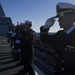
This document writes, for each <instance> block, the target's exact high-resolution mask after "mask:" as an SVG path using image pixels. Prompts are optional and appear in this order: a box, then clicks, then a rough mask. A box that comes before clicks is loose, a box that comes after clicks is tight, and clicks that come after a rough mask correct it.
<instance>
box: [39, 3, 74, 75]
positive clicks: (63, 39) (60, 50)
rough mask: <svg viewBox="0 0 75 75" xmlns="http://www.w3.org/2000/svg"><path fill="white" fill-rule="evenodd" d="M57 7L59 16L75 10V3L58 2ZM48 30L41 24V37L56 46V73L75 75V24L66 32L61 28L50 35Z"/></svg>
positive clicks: (57, 74) (45, 41) (55, 74)
mask: <svg viewBox="0 0 75 75" xmlns="http://www.w3.org/2000/svg"><path fill="white" fill-rule="evenodd" d="M56 7H57V16H58V14H59V13H60V12H67V13H68V12H74V11H75V5H72V4H69V3H58V4H57V6H56ZM74 13H75V12H74ZM57 16H55V17H57ZM48 31H49V29H44V28H43V26H41V27H40V39H41V41H43V42H44V43H46V44H51V45H53V46H54V47H55V53H54V57H55V62H54V75H68V74H69V75H75V41H74V40H75V37H74V36H75V25H73V26H72V27H71V28H69V29H68V30H67V31H66V32H65V31H64V30H59V31H58V32H57V33H56V34H54V35H48Z"/></svg>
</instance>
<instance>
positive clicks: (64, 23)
mask: <svg viewBox="0 0 75 75" xmlns="http://www.w3.org/2000/svg"><path fill="white" fill-rule="evenodd" d="M58 22H59V26H60V28H66V27H68V26H69V25H72V19H71V16H70V15H69V14H63V15H62V16H59V19H58Z"/></svg>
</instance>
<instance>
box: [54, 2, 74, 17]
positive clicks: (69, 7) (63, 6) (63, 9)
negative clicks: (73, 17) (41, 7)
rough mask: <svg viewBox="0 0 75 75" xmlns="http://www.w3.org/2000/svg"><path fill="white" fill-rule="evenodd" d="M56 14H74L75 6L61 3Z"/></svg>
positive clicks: (57, 6)
mask: <svg viewBox="0 0 75 75" xmlns="http://www.w3.org/2000/svg"><path fill="white" fill-rule="evenodd" d="M56 12H57V15H58V14H59V13H60V12H64V13H65V12H67V13H68V12H74V13H75V5H74V4H70V3H65V2H59V3H58V4H57V5H56ZM55 17H58V16H55Z"/></svg>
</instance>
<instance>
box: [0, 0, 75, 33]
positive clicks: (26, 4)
mask: <svg viewBox="0 0 75 75" xmlns="http://www.w3.org/2000/svg"><path fill="white" fill-rule="evenodd" d="M59 2H67V3H72V4H75V0H0V3H1V5H2V8H3V10H4V12H5V15H6V17H11V20H12V23H13V24H15V25H17V21H18V22H19V23H20V22H25V20H30V21H32V24H33V25H32V29H33V30H34V31H36V32H40V27H41V26H42V25H44V24H45V21H46V20H47V19H48V18H50V17H52V16H55V15H56V5H57V3H59ZM58 30H60V27H59V23H58V19H56V22H55V23H54V25H53V26H52V27H51V28H50V30H49V32H57V31H58Z"/></svg>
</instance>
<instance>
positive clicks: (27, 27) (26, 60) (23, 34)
mask: <svg viewBox="0 0 75 75" xmlns="http://www.w3.org/2000/svg"><path fill="white" fill-rule="evenodd" d="M31 27H32V22H31V21H29V20H26V21H25V23H24V29H22V30H21V31H20V40H21V62H20V63H22V64H23V65H24V67H23V69H21V70H20V71H19V72H18V73H17V74H16V75H20V74H21V75H24V74H26V73H28V72H29V74H30V75H35V71H34V68H33V60H32V59H33V55H34V47H33V45H34V44H33V39H34V31H33V29H32V28H31Z"/></svg>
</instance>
